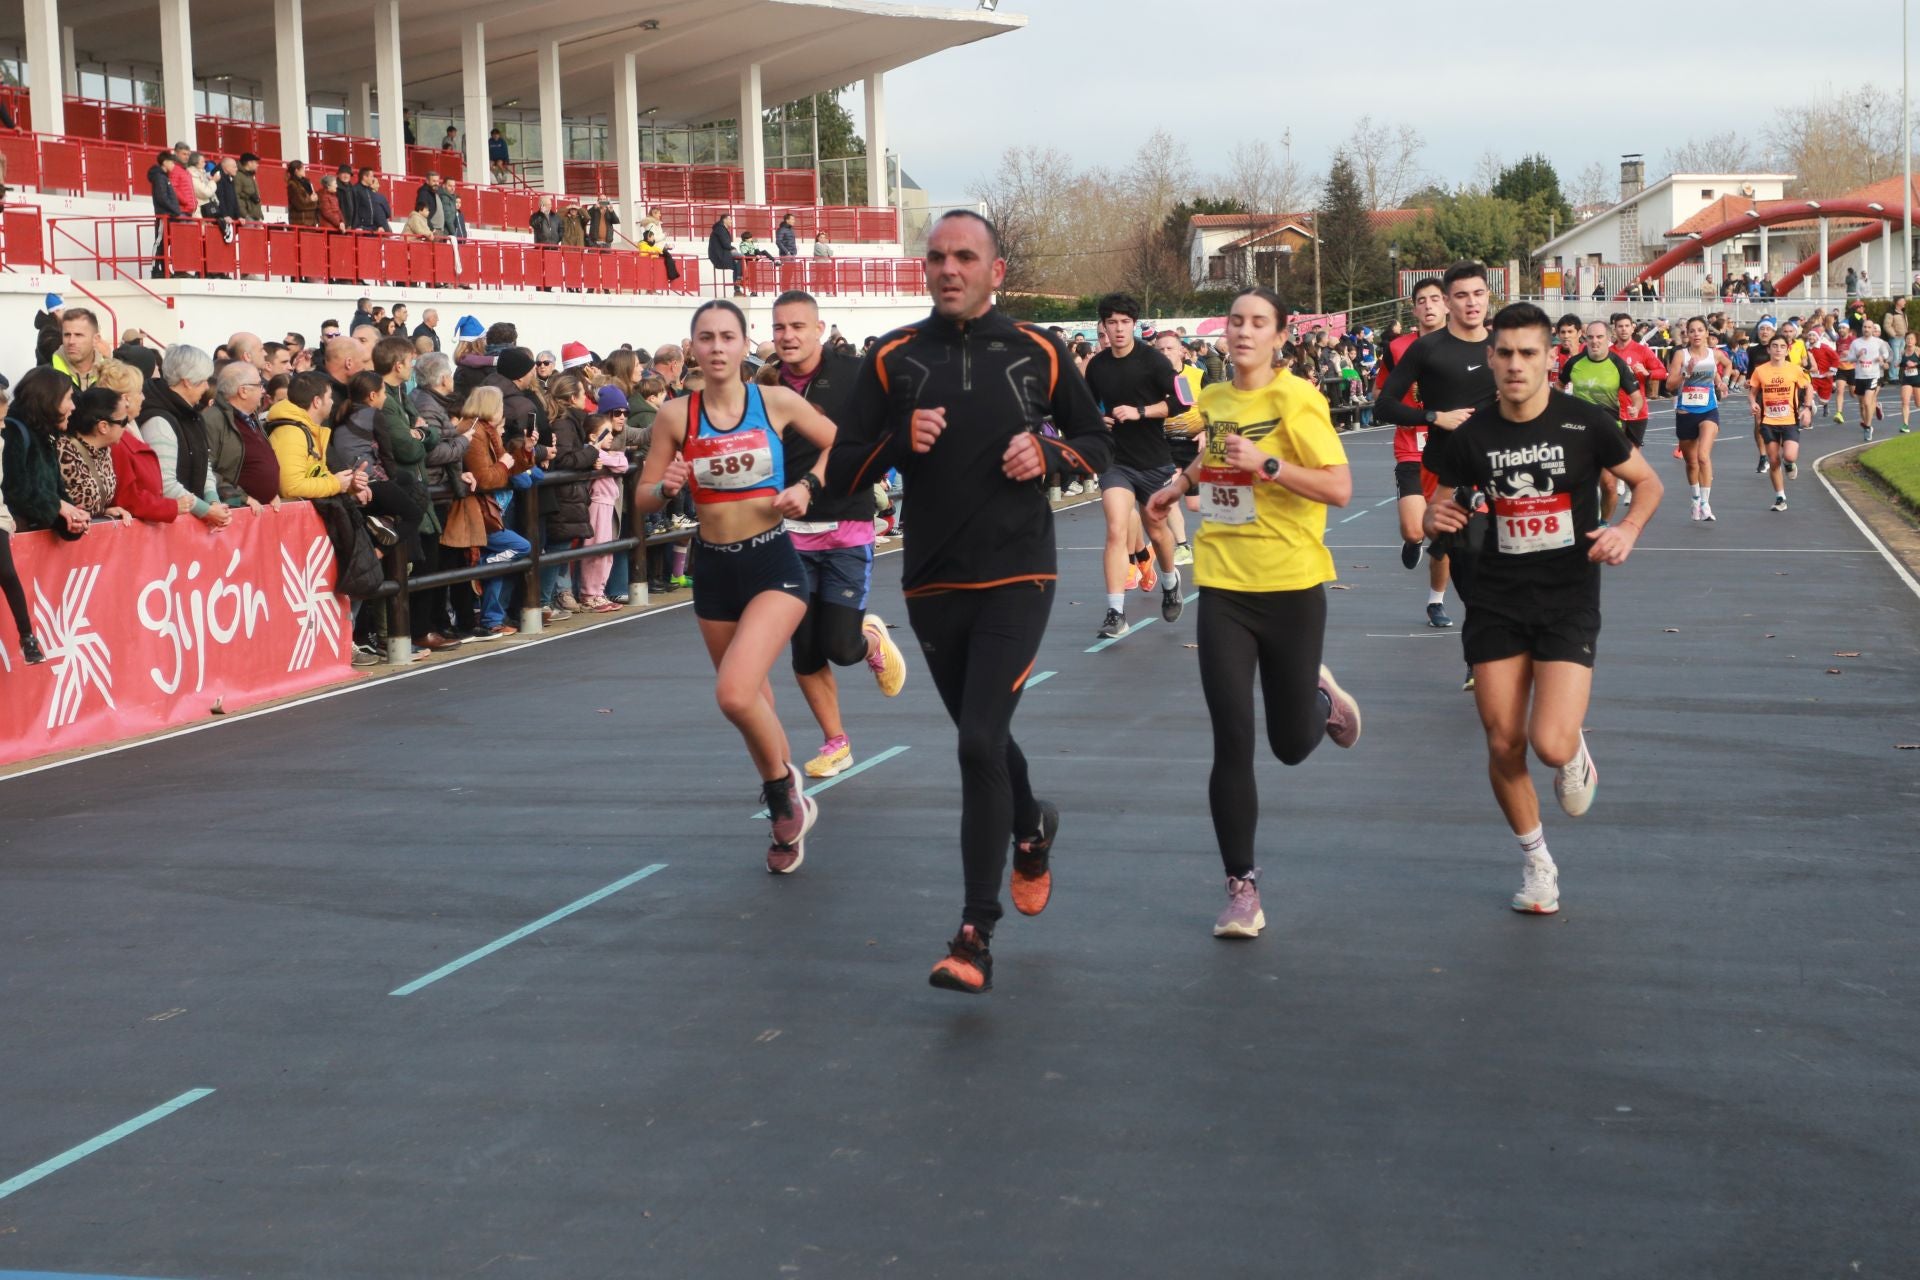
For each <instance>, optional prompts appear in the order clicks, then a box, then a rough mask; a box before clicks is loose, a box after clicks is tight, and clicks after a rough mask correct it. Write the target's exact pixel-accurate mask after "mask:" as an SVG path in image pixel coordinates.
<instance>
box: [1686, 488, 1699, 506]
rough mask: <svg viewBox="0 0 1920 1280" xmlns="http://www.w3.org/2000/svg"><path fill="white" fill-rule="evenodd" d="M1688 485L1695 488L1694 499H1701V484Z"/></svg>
mask: <svg viewBox="0 0 1920 1280" xmlns="http://www.w3.org/2000/svg"><path fill="white" fill-rule="evenodd" d="M1687 487H1688V488H1689V489H1692V490H1693V500H1694V501H1695V502H1698V501H1700V486H1699V485H1697V484H1694V485H1688V486H1687Z"/></svg>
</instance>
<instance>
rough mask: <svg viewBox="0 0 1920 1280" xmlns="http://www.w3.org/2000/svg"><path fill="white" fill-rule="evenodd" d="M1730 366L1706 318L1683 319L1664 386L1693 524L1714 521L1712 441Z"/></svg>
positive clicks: (1718, 422)
mask: <svg viewBox="0 0 1920 1280" xmlns="http://www.w3.org/2000/svg"><path fill="white" fill-rule="evenodd" d="M1732 372H1733V366H1732V365H1731V364H1729V363H1728V361H1727V358H1726V356H1724V355H1722V354H1721V353H1720V352H1718V351H1715V350H1714V349H1713V347H1712V346H1710V345H1709V343H1708V337H1707V322H1706V321H1705V320H1703V319H1701V318H1700V317H1699V316H1695V317H1693V318H1692V319H1691V320H1689V321H1687V325H1686V345H1685V346H1683V347H1681V348H1680V349H1679V350H1678V351H1675V352H1674V353H1673V358H1672V359H1671V360H1670V361H1669V362H1668V365H1667V390H1668V391H1669V392H1671V393H1673V394H1674V395H1675V396H1676V402H1675V404H1674V413H1673V423H1674V435H1676V436H1677V437H1679V440H1680V456H1681V457H1682V458H1683V459H1685V460H1686V464H1687V484H1688V486H1689V487H1690V488H1691V489H1692V490H1693V518H1694V520H1695V522H1698V521H1702V520H1711V519H1713V442H1714V440H1715V439H1716V438H1717V437H1718V436H1719V434H1720V397H1722V396H1724V395H1726V394H1727V378H1728V376H1729V375H1730V374H1731V373H1732Z"/></svg>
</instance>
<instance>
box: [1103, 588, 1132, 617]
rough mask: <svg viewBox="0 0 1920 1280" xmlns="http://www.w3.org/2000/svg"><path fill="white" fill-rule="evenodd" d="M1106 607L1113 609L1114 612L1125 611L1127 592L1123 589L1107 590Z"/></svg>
mask: <svg viewBox="0 0 1920 1280" xmlns="http://www.w3.org/2000/svg"><path fill="white" fill-rule="evenodd" d="M1107 608H1109V609H1111V610H1113V611H1114V612H1115V613H1125V612H1126V611H1127V593H1126V592H1124V591H1109V592H1107Z"/></svg>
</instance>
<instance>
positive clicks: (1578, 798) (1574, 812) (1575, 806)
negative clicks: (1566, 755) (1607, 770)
mask: <svg viewBox="0 0 1920 1280" xmlns="http://www.w3.org/2000/svg"><path fill="white" fill-rule="evenodd" d="M1599 789H1600V771H1599V770H1598V769H1596V768H1594V767H1593V756H1592V755H1590V754H1588V752H1587V735H1586V734H1585V733H1582V734H1581V735H1580V754H1579V755H1577V756H1575V757H1574V758H1573V759H1571V760H1569V761H1567V762H1566V763H1565V764H1563V765H1561V766H1560V769H1559V771H1558V772H1557V773H1555V774H1554V775H1553V794H1554V796H1555V798H1556V799H1558V800H1559V801H1560V807H1561V808H1562V809H1564V810H1566V813H1567V816H1568V817H1569V818H1578V817H1582V816H1584V815H1585V814H1586V812H1587V810H1589V809H1591V808H1593V793H1594V792H1596V791H1598V790H1599Z"/></svg>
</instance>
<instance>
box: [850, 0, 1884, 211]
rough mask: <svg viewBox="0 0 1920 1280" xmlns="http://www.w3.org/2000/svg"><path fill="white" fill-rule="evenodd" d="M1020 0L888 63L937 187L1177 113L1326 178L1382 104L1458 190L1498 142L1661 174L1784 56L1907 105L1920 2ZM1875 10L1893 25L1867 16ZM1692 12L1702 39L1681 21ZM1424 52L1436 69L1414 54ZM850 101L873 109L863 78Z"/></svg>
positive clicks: (1207, 132)
mask: <svg viewBox="0 0 1920 1280" xmlns="http://www.w3.org/2000/svg"><path fill="white" fill-rule="evenodd" d="M920 2H921V3H923V4H925V3H929V2H930V0H920ZM931 2H933V3H937V4H938V5H939V6H940V7H943V8H959V9H971V8H973V7H974V4H973V3H971V2H967V3H962V2H961V0H931ZM1816 8H1817V6H1816ZM1000 10H1001V12H1002V13H1017V14H1022V15H1025V16H1026V18H1027V20H1028V21H1027V27H1026V29H1025V30H1023V31H1015V32H1011V33H1009V34H1006V35H1001V36H995V37H993V38H992V39H990V40H983V41H980V42H978V43H976V44H972V45H968V46H966V47H964V48H960V49H954V50H950V51H948V52H946V53H941V54H936V55H935V56H933V57H932V58H928V59H926V60H925V61H922V62H920V63H917V64H915V65H913V66H910V67H906V68H904V69H902V70H899V71H895V72H891V73H889V75H888V77H887V99H888V108H889V110H888V115H889V130H890V134H891V137H890V139H889V141H890V144H891V146H892V149H893V150H894V151H896V152H897V153H898V154H899V155H900V157H901V162H902V164H903V165H904V166H905V168H906V170H907V172H908V173H909V174H911V175H912V176H913V178H914V179H915V180H916V181H917V182H919V183H920V185H921V186H922V187H923V188H925V189H926V191H927V193H928V194H929V196H931V197H932V199H933V200H934V201H935V202H949V201H959V200H964V199H967V198H968V196H969V193H970V192H971V191H972V190H973V188H974V186H975V184H976V181H977V180H978V179H979V178H980V177H982V176H984V175H986V174H987V173H989V172H991V171H992V169H993V168H994V165H995V162H996V161H997V159H998V157H999V156H1000V154H1001V152H1002V151H1004V150H1005V149H1006V148H1007V147H1008V146H1011V145H1016V144H1026V143H1031V144H1035V145H1038V146H1042V147H1057V148H1059V149H1060V150H1062V151H1064V152H1067V153H1068V154H1069V155H1071V156H1073V157H1074V158H1075V160H1076V161H1077V162H1078V163H1080V164H1082V165H1108V166H1114V167H1119V166H1123V165H1124V164H1125V163H1126V162H1127V160H1128V159H1129V157H1130V156H1131V155H1132V154H1133V152H1134V150H1135V149H1136V148H1137V147H1138V146H1139V143H1140V141H1141V139H1142V138H1144V137H1145V136H1146V135H1147V134H1149V133H1151V132H1152V131H1153V129H1154V127H1155V125H1156V124H1164V125H1167V126H1169V127H1171V128H1172V131H1173V132H1175V133H1176V134H1177V135H1179V136H1182V137H1185V138H1188V139H1190V140H1191V145H1192V155H1193V161H1194V167H1195V168H1196V169H1197V170H1199V171H1200V172H1201V173H1202V174H1203V175H1204V174H1209V173H1214V172H1218V171H1220V170H1223V169H1224V168H1225V167H1226V160H1227V155H1228V153H1229V152H1230V151H1231V150H1232V149H1233V147H1234V145H1235V144H1236V143H1238V142H1240V141H1242V140H1245V139H1250V138H1254V137H1259V136H1262V135H1264V136H1265V137H1267V138H1268V139H1269V140H1270V141H1272V142H1275V143H1276V144H1277V142H1278V140H1279V136H1280V133H1281V131H1282V130H1284V129H1289V128H1290V129H1291V130H1292V131H1293V148H1294V157H1295V159H1296V161H1298V162H1299V163H1300V164H1301V166H1302V167H1303V168H1304V169H1306V170H1308V171H1310V172H1312V173H1313V174H1315V175H1324V174H1325V172H1326V168H1327V165H1328V164H1329V163H1330V162H1331V160H1332V155H1333V150H1334V148H1335V147H1337V146H1338V144H1339V143H1340V141H1341V140H1342V139H1343V138H1344V137H1345V136H1346V135H1347V134H1348V133H1349V132H1350V131H1351V130H1352V127H1353V123H1354V121H1355V120H1356V119H1358V118H1359V117H1360V116H1362V115H1365V114H1368V113H1371V114H1372V115H1373V117H1374V119H1375V120H1376V121H1381V122H1384V123H1388V124H1398V123H1401V122H1407V123H1411V124H1414V125H1415V126H1416V127H1417V128H1418V129H1419V130H1420V132H1421V133H1422V134H1423V135H1424V136H1425V138H1426V143H1427V147H1426V152H1425V156H1424V161H1425V167H1426V168H1427V169H1429V170H1430V171H1432V172H1433V173H1434V174H1435V175H1436V176H1438V177H1439V178H1441V179H1442V180H1443V181H1444V182H1445V183H1446V184H1447V185H1449V186H1451V185H1454V184H1456V183H1459V182H1462V181H1467V180H1470V179H1471V178H1472V177H1473V173H1474V168H1475V165H1476V162H1477V161H1478V159H1479V157H1480V156H1481V155H1482V154H1483V153H1484V152H1486V151H1488V150H1492V151H1495V152H1498V153H1499V154H1500V155H1501V156H1502V157H1503V158H1505V159H1507V160H1513V159H1517V158H1518V157H1520V156H1522V155H1525V154H1528V153H1530V152H1534V151H1544V152H1545V153H1546V154H1547V156H1548V158H1549V159H1551V160H1552V161H1553V162H1554V166H1555V168H1556V169H1557V170H1558V171H1559V173H1560V175H1561V180H1562V182H1563V183H1564V182H1568V181H1570V180H1571V179H1572V178H1573V177H1574V176H1575V175H1577V174H1578V173H1580V171H1581V170H1582V169H1584V168H1586V166H1587V165H1589V164H1591V163H1592V162H1594V161H1596V160H1597V161H1601V162H1603V163H1604V164H1605V165H1606V167H1607V169H1608V171H1609V173H1610V174H1611V175H1612V176H1613V178H1614V179H1615V181H1616V183H1617V180H1618V176H1619V161H1620V156H1621V154H1622V153H1623V152H1633V151H1638V152H1643V153H1644V154H1645V155H1646V158H1647V177H1648V180H1649V181H1651V180H1653V179H1654V178H1657V177H1662V176H1664V175H1665V173H1666V170H1664V169H1662V168H1660V156H1661V153H1662V152H1663V151H1665V150H1666V149H1667V148H1669V147H1671V146H1674V145H1677V144H1678V143H1680V142H1683V141H1685V140H1686V138H1688V137H1690V136H1694V135H1706V134H1712V133H1717V132H1719V131H1721V130H1725V129H1731V128H1746V129H1758V128H1760V127H1762V125H1763V123H1764V121H1765V120H1766V118H1767V116H1768V114H1769V112H1771V111H1773V110H1775V109H1777V108H1778V107H1779V106H1780V105H1782V104H1783V102H1784V101H1786V100H1783V99H1782V98H1781V97H1780V91H1781V86H1780V85H1778V84H1777V83H1770V82H1767V81H1763V80H1757V79H1755V78H1754V77H1752V76H1751V75H1746V74H1741V73H1740V72H1739V71H1736V70H1735V69H1737V68H1745V69H1753V68H1760V67H1779V66H1782V65H1783V64H1782V63H1781V59H1782V58H1783V57H1786V58H1787V61H1786V63H1785V64H1784V65H1785V66H1786V67H1789V68H1790V69H1791V77H1792V78H1791V80H1790V82H1789V83H1790V85H1791V86H1792V88H1793V89H1795V90H1797V91H1798V92H1800V93H1802V94H1816V95H1817V94H1821V93H1823V92H1825V91H1826V90H1828V89H1833V90H1835V91H1850V90H1852V89H1854V88H1857V87H1859V86H1861V85H1865V84H1876V85H1880V86H1884V87H1885V88H1886V89H1888V90H1889V91H1890V92H1891V94H1892V95H1893V97H1892V99H1891V102H1892V110H1893V112H1895V113H1896V114H1897V113H1898V111H1899V92H1900V0H1861V2H1860V3H1857V4H1854V5H1851V6H1849V7H1848V8H1847V10H1846V13H1847V17H1846V18H1845V20H1844V21H1833V20H1830V19H1829V18H1828V17H1824V16H1823V17H1820V18H1817V19H1815V20H1809V19H1810V18H1811V17H1812V15H1813V13H1814V11H1813V10H1809V9H1808V8H1807V6H1806V5H1805V4H1802V3H1783V2H1782V0H1750V2H1749V3H1746V4H1742V5H1739V6H1736V7H1735V8H1734V9H1732V10H1725V11H1722V10H1700V11H1698V12H1694V11H1691V10H1687V9H1686V8H1685V7H1684V6H1683V7H1682V8H1681V9H1679V10H1671V11H1665V12H1663V11H1662V10H1660V9H1659V8H1658V6H1656V7H1654V8H1651V9H1649V8H1646V7H1643V6H1635V5H1628V6H1627V7H1626V8H1624V9H1621V8H1619V7H1617V6H1615V7H1613V8H1608V7H1606V6H1602V7H1601V8H1600V9H1597V10H1594V11H1593V13H1592V14H1587V13H1586V12H1585V11H1584V10H1582V9H1581V8H1580V7H1579V6H1577V5H1576V6H1574V7H1572V8H1569V7H1567V6H1564V5H1549V6H1548V7H1547V8H1545V9H1542V8H1541V7H1540V6H1539V5H1538V4H1516V3H1511V2H1510V0H1471V2H1470V3H1448V2H1446V0H1418V2H1414V0H1364V2H1362V3H1339V4H1300V5H1293V4H1286V5H1281V4H1276V3H1271V2H1270V0H1252V2H1251V3H1219V2H1215V3H1204V2H1203V3H1200V4H1183V3H1178V2H1177V0H1152V2H1151V3H1149V0H1001V5H1000ZM1876 13H1879V14H1884V15H1885V20H1886V31H1885V34H1884V36H1877V35H1875V34H1874V33H1873V32H1872V31H1871V30H1870V29H1869V28H1868V27H1867V25H1866V20H1867V19H1868V18H1869V17H1870V15H1873V14H1876ZM1711 14H1722V16H1724V15H1725V14H1737V15H1738V20H1737V21H1733V22H1725V21H1721V20H1720V18H1718V17H1713V16H1710V15H1711ZM1549 15H1557V16H1556V17H1555V18H1554V20H1552V21H1548V20H1546V19H1547V17H1548V16H1549ZM1689 15H1691V16H1689ZM1675 23H1679V24H1680V25H1681V26H1682V27H1684V28H1685V30H1684V32H1683V34H1681V35H1680V36H1679V37H1673V36H1671V35H1669V36H1667V37H1666V38H1663V37H1662V34H1661V33H1662V31H1663V29H1665V30H1666V31H1668V32H1671V30H1672V28H1673V26H1674V24H1675ZM1916 25H1920V23H1916ZM1788 33H1791V34H1790V36H1789V35H1788ZM1783 38H1785V39H1789V43H1790V49H1789V47H1788V46H1783V45H1782V44H1781V40H1782V39H1783ZM1554 49H1558V50H1559V52H1558V53H1554V52H1551V50H1554ZM1422 57H1427V58H1431V59H1432V60H1433V65H1432V69H1431V70H1430V71H1429V70H1420V71H1414V70H1410V68H1412V67H1413V66H1414V63H1415V61H1416V59H1419V58H1422ZM1394 69H1409V70H1394ZM1514 90H1521V91H1525V92H1531V93H1533V94H1535V95H1536V96H1535V97H1534V99H1533V101H1532V103H1531V107H1532V109H1530V110H1529V109H1521V110H1512V109H1499V108H1493V109H1490V108H1488V107H1486V106H1484V105H1483V103H1485V102H1486V101H1487V100H1488V99H1490V98H1497V97H1499V96H1500V95H1502V94H1505V93H1508V92H1512V91H1514ZM1915 91H1916V93H1920V84H1916V85H1915ZM1363 95H1364V96H1363ZM848 106H849V107H850V108H851V109H852V110H853V111H855V112H856V116H857V114H858V112H859V111H860V95H859V94H858V92H857V91H856V92H855V93H854V94H853V95H851V96H850V99H849V101H848Z"/></svg>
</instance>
